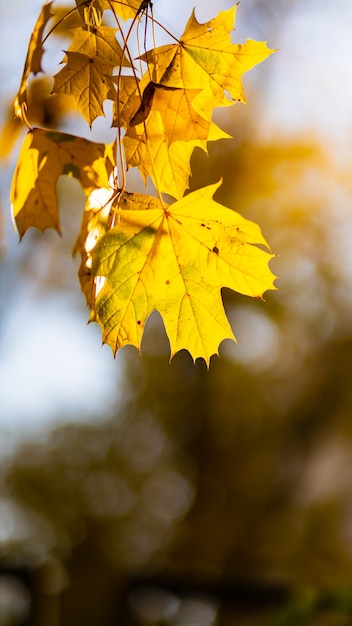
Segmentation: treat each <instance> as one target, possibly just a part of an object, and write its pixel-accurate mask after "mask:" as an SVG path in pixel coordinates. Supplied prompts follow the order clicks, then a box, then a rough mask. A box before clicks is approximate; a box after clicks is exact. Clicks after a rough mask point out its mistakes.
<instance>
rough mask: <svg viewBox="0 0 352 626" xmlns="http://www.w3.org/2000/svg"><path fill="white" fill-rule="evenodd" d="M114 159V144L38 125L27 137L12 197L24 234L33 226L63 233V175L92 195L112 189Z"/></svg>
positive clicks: (15, 214)
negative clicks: (60, 197) (101, 189)
mask: <svg viewBox="0 0 352 626" xmlns="http://www.w3.org/2000/svg"><path fill="white" fill-rule="evenodd" d="M113 165H114V160H113V156H112V152H111V146H110V145H106V144H101V143H93V142H92V141H88V140H87V139H81V138H80V137H74V136H73V135H68V134H66V133H60V132H56V131H49V130H45V129H41V128H34V129H33V130H31V131H29V132H28V133H27V135H26V137H25V140H24V142H23V145H22V149H21V152H20V155H19V158H18V162H17V166H16V169H15V172H14V176H13V180H12V186H11V194H10V200H11V205H12V213H13V217H14V219H15V222H16V226H17V229H18V232H19V235H20V238H22V237H23V235H24V233H25V232H26V230H27V229H28V228H30V227H31V226H33V227H35V228H38V229H39V230H41V231H44V230H45V229H46V228H53V229H54V230H57V231H58V232H60V220H59V213H58V204H57V198H56V182H57V179H58V177H59V176H61V175H67V176H73V177H75V178H77V180H79V182H80V183H81V185H82V187H83V189H84V191H85V193H86V194H87V195H89V194H90V193H91V192H92V190H93V189H95V188H97V187H106V188H107V189H109V175H110V173H111V171H112V169H113Z"/></svg>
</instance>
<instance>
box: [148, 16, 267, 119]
mask: <svg viewBox="0 0 352 626" xmlns="http://www.w3.org/2000/svg"><path fill="white" fill-rule="evenodd" d="M236 10H237V5H235V6H234V7H232V8H231V9H228V10H227V11H220V13H219V14H218V16H217V17H215V18H214V19H212V20H210V21H208V22H205V23H204V24H200V23H199V22H198V21H197V19H196V16H195V12H194V11H193V13H192V15H191V17H190V19H189V20H188V23H187V25H186V28H185V30H184V33H183V35H182V36H181V39H180V43H179V44H171V45H165V46H162V47H160V48H155V49H154V50H151V51H148V52H147V53H145V54H144V55H143V56H142V57H141V58H142V59H143V60H144V61H147V62H148V64H149V66H150V68H152V71H151V76H152V80H153V81H155V82H157V83H162V84H164V85H168V86H170V87H179V88H184V89H202V90H204V91H206V92H208V94H207V95H206V98H207V99H208V97H209V95H211V97H212V98H213V100H214V103H213V107H214V106H220V105H223V106H224V105H227V104H229V101H228V98H227V92H228V93H229V94H230V96H231V98H232V100H233V101H237V100H240V101H242V102H244V101H245V96H244V90H243V85H242V76H243V74H244V73H245V72H247V71H248V70H250V69H252V68H253V67H254V66H255V65H257V64H258V63H260V62H261V61H264V59H266V58H267V57H268V56H269V55H270V54H271V53H272V52H273V50H270V49H269V48H268V47H267V46H266V43H265V42H257V41H253V40H248V41H247V42H246V43H244V44H232V43H231V37H230V33H231V31H232V30H233V29H234V21H235V15H236ZM203 95H204V94H203ZM194 105H196V102H195V103H194ZM197 105H198V106H199V107H200V108H201V107H202V93H200V94H199V96H198V102H197Z"/></svg>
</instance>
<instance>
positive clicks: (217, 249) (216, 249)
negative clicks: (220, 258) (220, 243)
mask: <svg viewBox="0 0 352 626" xmlns="http://www.w3.org/2000/svg"><path fill="white" fill-rule="evenodd" d="M213 252H215V254H219V248H218V247H217V246H214V248H213Z"/></svg>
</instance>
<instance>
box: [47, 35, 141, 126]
mask: <svg viewBox="0 0 352 626" xmlns="http://www.w3.org/2000/svg"><path fill="white" fill-rule="evenodd" d="M72 32H73V35H74V39H73V42H72V44H71V45H70V47H69V49H68V50H67V52H66V55H65V58H64V62H66V65H65V67H63V68H62V69H61V70H60V71H59V72H58V73H57V74H56V75H55V81H54V87H53V93H64V94H67V95H70V96H72V97H73V99H74V101H75V104H76V106H77V108H78V109H79V110H80V111H81V113H82V115H83V116H84V118H85V119H86V120H87V122H88V124H89V125H90V126H91V125H92V123H93V121H94V120H95V119H96V118H97V117H98V116H100V115H104V109H103V103H104V100H106V99H107V97H108V96H109V94H110V93H111V92H112V90H113V91H114V83H113V81H112V71H113V69H114V67H116V66H129V65H130V63H129V61H128V60H127V58H126V57H125V55H124V54H123V51H122V49H121V46H120V45H119V43H118V42H117V40H116V37H115V33H116V28H112V27H110V26H94V27H85V28H75V29H73V30H72Z"/></svg>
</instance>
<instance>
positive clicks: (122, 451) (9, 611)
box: [0, 0, 352, 626]
mask: <svg viewBox="0 0 352 626" xmlns="http://www.w3.org/2000/svg"><path fill="white" fill-rule="evenodd" d="M244 5H245V3H244ZM272 6H273V3H269V2H264V1H262V2H259V0H258V2H257V3H255V2H250V3H247V8H248V9H249V8H250V9H251V11H250V12H249V13H248V15H247V19H248V20H250V16H253V21H254V23H258V21H259V22H260V27H261V28H263V30H264V36H265V38H267V37H268V38H269V39H270V41H271V42H273V41H274V40H275V32H276V31H277V29H278V28H279V19H280V16H281V17H282V15H283V14H284V13H285V12H287V11H289V10H290V7H291V3H290V2H280V3H275V7H276V10H275V11H274V10H273V9H272ZM244 8H245V7H244ZM259 18H260V19H259ZM262 36H263V33H262ZM262 71H263V72H264V73H263V74H262V75H261V71H258V72H257V76H258V81H259V82H258V83H255V85H254V86H253V85H252V87H251V90H252V91H251V94H250V95H249V96H248V100H252V101H253V102H254V104H253V107H252V108H250V105H249V106H248V107H247V108H245V107H242V108H236V109H234V110H232V111H231V113H229V114H227V115H226V116H225V115H223V117H222V125H223V126H226V130H227V131H228V132H230V133H231V134H232V135H233V136H234V139H233V140H230V141H228V140H226V141H220V142H217V143H215V144H211V145H210V148H209V157H206V156H205V155H204V154H203V153H200V152H199V153H196V154H195V155H194V158H193V162H192V166H193V167H192V171H193V176H192V180H191V188H197V187H199V186H201V185H205V184H207V183H212V182H215V181H217V180H219V178H220V177H223V184H222V186H221V188H220V189H219V191H218V193H217V196H216V199H217V200H218V201H219V202H222V203H223V204H225V205H226V206H229V207H231V208H233V209H235V210H236V211H238V212H239V213H241V214H243V215H244V216H245V217H247V218H249V219H253V220H254V221H256V222H258V223H259V224H260V225H261V227H262V230H263V232H264V235H265V237H266V238H267V240H268V241H269V242H270V245H271V247H272V250H273V251H274V252H275V253H277V254H278V258H277V259H275V260H273V261H272V263H271V267H272V270H273V271H274V272H275V273H277V274H279V276H280V280H279V281H278V287H279V291H278V292H271V293H267V294H266V296H265V300H266V301H265V302H261V301H258V300H251V299H248V298H244V297H242V296H239V295H237V294H235V293H233V292H230V291H228V290H223V297H224V302H225V307H226V310H227V313H228V316H229V319H230V321H231V323H232V324H233V328H234V332H235V334H236V336H237V339H238V345H234V344H233V343H232V342H230V341H228V342H224V343H223V344H222V346H221V348H220V358H217V357H213V358H212V361H211V366H210V370H209V371H208V370H207V369H206V367H205V364H204V363H203V362H201V361H199V362H196V363H195V364H194V363H193V362H192V360H191V358H190V356H189V355H188V354H187V353H185V352H181V353H178V354H177V355H176V356H175V357H174V359H173V360H172V362H171V363H170V364H169V362H168V358H169V357H168V353H169V347H168V342H167V339H166V337H165V333H164V330H163V326H162V323H161V320H160V318H159V317H158V315H157V314H153V315H152V316H151V318H150V320H149V322H148V326H147V329H146V333H145V337H144V340H143V347H142V348H143V349H142V352H143V356H142V357H141V356H139V355H138V354H137V352H136V351H135V350H134V349H133V348H124V350H123V353H124V359H123V360H121V361H119V367H123V373H122V375H120V377H119V382H118V388H117V390H116V394H117V397H118V400H117V401H116V405H115V406H114V407H113V408H112V409H111V408H109V409H108V410H106V409H105V408H104V406H102V408H101V412H100V414H99V415H97V421H96V423H90V424H79V423H76V416H75V415H74V414H72V416H67V415H65V416H64V417H65V421H66V422H68V421H70V419H69V418H70V417H71V418H72V419H71V421H72V423H68V424H65V425H62V426H57V427H56V428H55V429H52V430H51V431H49V432H46V433H43V435H42V436H38V437H37V438H36V439H33V440H28V441H26V442H25V443H23V444H21V445H19V446H18V447H17V448H16V450H15V451H14V452H13V454H11V455H10V454H9V455H7V456H6V457H5V459H4V461H3V463H2V470H1V473H0V484H1V496H0V626H113V625H116V624H118V625H123V626H215V625H216V624H217V625H219V626H349V625H350V624H352V420H351V417H352V388H351V386H350V385H351V373H352V315H351V313H352V295H351V265H350V262H351V254H350V249H351V226H352V218H351V182H350V179H349V178H348V176H347V175H346V173H345V170H343V171H342V170H341V168H340V169H339V168H338V167H337V166H336V164H335V163H334V162H333V159H332V158H331V156H330V155H329V152H328V151H327V150H326V149H325V147H324V146H322V145H321V143H320V142H319V140H318V139H317V138H315V137H313V136H312V137H311V136H309V135H308V134H307V133H305V134H304V136H302V137H294V138H292V137H291V138H287V137H281V136H279V135H278V136H277V137H276V138H275V140H271V141H270V142H268V141H262V140H260V139H258V137H257V134H256V127H255V119H253V118H254V116H255V115H256V106H258V104H255V103H258V102H260V92H261V90H262V89H263V80H264V79H263V77H265V76H267V74H266V71H267V70H266V68H265V69H264V66H263V70H262ZM256 90H257V91H256ZM55 111H56V112H57V110H56V109H55ZM63 111H64V112H65V113H66V110H65V109H64V105H63ZM46 115H47V116H49V117H50V119H49V118H48V117H47V118H46V119H47V120H48V119H49V124H48V125H50V124H52V125H53V126H55V125H56V124H57V119H56V113H55V115H54V113H53V112H50V110H49V109H47V110H46ZM62 193H63V194H64V193H65V191H64V189H62ZM77 193H78V192H77ZM80 200H81V198H80ZM66 220H68V218H67V216H66ZM68 222H69V220H68ZM68 229H69V230H70V226H69V224H68ZM47 235H48V236H47ZM33 238H35V239H34V241H39V235H33ZM40 241H42V242H44V243H41V250H40V252H41V255H43V254H44V253H45V249H46V247H47V253H48V254H47V256H46V263H45V264H44V267H43V265H41V266H40V270H39V269H38V271H37V270H36V269H35V263H34V261H33V260H32V261H31V262H30V260H29V258H28V259H27V258H26V254H27V253H26V252H23V253H22V256H21V257H20V264H21V268H22V269H24V270H25V269H26V268H27V271H28V267H29V265H30V263H32V265H31V267H32V272H31V273H30V274H31V276H29V274H27V275H26V280H29V279H30V277H31V279H32V280H34V281H37V283H38V285H39V287H38V289H39V290H40V288H43V289H44V288H45V289H46V290H47V289H51V290H52V291H53V293H54V292H55V291H58V290H63V288H65V289H66V290H67V289H68V290H69V289H70V287H68V285H67V282H66V280H65V277H66V278H67V273H66V272H65V268H66V266H67V263H68V261H67V247H68V246H67V244H64V245H61V246H59V245H56V244H55V245H54V246H53V244H52V242H53V235H52V233H48V234H45V235H44V238H43V237H42V236H41V235H40ZM28 250H29V249H28ZM28 254H29V252H28ZM36 254H37V253H36ZM64 254H66V257H65V256H64ZM35 258H37V256H35ZM38 267H39V263H38ZM60 268H61V270H60ZM18 271H19V270H18V268H17V269H15V270H14V272H15V274H14V275H15V276H16V275H17V274H16V272H18ZM53 276H57V279H56V280H54V279H53ZM74 289H78V281H77V283H76V284H75V285H74ZM62 297H63V296H62ZM98 348H99V347H98V346H97V349H98ZM112 367H116V364H115V363H113V360H112ZM120 374H121V373H120ZM92 385H94V380H89V379H88V380H87V393H88V394H89V390H90V386H92ZM110 405H111V402H107V406H109V407H110Z"/></svg>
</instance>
